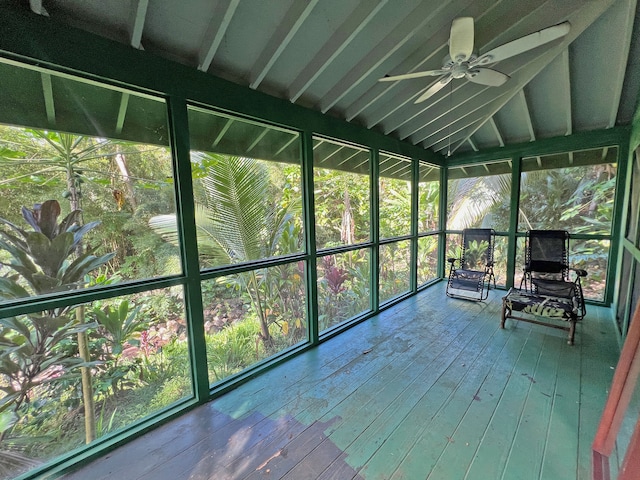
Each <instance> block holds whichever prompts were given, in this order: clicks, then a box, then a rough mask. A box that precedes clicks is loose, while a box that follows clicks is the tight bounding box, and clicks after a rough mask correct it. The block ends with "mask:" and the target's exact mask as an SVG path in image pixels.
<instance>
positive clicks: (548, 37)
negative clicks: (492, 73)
mask: <svg viewBox="0 0 640 480" xmlns="http://www.w3.org/2000/svg"><path fill="white" fill-rule="evenodd" d="M570 29H571V24H570V23H569V22H564V23H560V24H559V25H554V26H553V27H549V28H545V29H543V30H540V31H538V32H534V33H531V34H529V35H525V36H524V37H521V38H518V39H517V40H513V41H512V42H509V43H505V44H504V45H500V46H499V47H496V48H494V49H493V50H490V51H488V52H487V53H485V54H483V55H480V56H479V57H478V58H477V59H476V60H474V61H473V62H471V66H472V67H473V66H475V65H489V64H490V63H495V62H499V61H501V60H505V59H507V58H510V57H513V56H515V55H519V54H520V53H524V52H526V51H528V50H533V49H534V48H536V47H539V46H540V45H544V44H545V43H549V42H551V41H553V40H556V39H558V38H561V37H564V36H565V35H566V34H567V33H569V30H570Z"/></svg>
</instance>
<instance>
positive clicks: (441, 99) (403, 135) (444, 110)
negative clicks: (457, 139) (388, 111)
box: [383, 80, 489, 138]
mask: <svg viewBox="0 0 640 480" xmlns="http://www.w3.org/2000/svg"><path fill="white" fill-rule="evenodd" d="M438 81H439V80H435V81H434V82H432V83H430V84H429V87H427V88H430V87H431V85H433V84H434V83H436V82H438ZM468 83H469V82H467V81H466V80H465V81H462V82H458V83H457V85H453V82H451V83H450V84H449V85H451V87H450V88H449V89H448V92H447V94H446V95H444V94H442V95H440V96H435V97H431V98H432V99H433V101H431V102H429V103H427V104H425V105H424V107H422V108H420V109H419V110H418V111H417V112H416V113H414V114H413V115H405V117H404V118H401V119H399V122H397V123H396V125H395V126H392V127H388V128H385V129H384V130H383V132H386V133H385V135H388V134H389V133H391V132H395V131H398V137H399V138H408V137H410V136H411V135H413V134H414V133H415V132H417V131H419V130H421V129H423V128H424V127H426V126H427V125H430V124H432V123H433V122H435V121H437V120H439V119H441V118H443V117H444V116H445V115H447V114H448V113H449V112H451V109H449V108H447V107H446V106H445V104H444V103H442V104H441V105H440V106H441V107H443V108H442V112H441V113H436V114H433V112H429V109H432V108H433V107H434V106H436V105H438V104H439V103H440V102H445V101H447V100H448V98H449V96H451V95H454V94H455V93H456V92H457V91H458V90H462V89H463V88H464V87H465V86H466V85H467V84H468ZM487 88H489V87H487ZM443 90H444V89H443ZM484 91H486V89H483V90H478V91H477V92H476V93H475V94H473V95H468V96H465V99H464V100H463V101H462V102H460V103H458V104H456V108H458V107H461V106H463V105H464V104H465V103H467V102H469V101H471V100H472V99H473V98H475V97H477V96H478V95H480V94H481V93H482V92H484ZM422 93H423V90H421V91H420V92H418V93H416V94H415V95H414V96H415V97H416V98H417V97H418V96H420V95H421V94H422ZM425 113H427V114H429V115H428V118H429V121H428V122H427V124H426V125H425V124H420V126H419V127H417V128H415V130H413V131H408V130H407V131H405V132H402V133H400V131H399V129H400V128H401V127H403V126H404V125H406V124H408V123H409V122H411V121H412V120H414V119H417V118H418V117H420V116H423V115H424V114H425Z"/></svg>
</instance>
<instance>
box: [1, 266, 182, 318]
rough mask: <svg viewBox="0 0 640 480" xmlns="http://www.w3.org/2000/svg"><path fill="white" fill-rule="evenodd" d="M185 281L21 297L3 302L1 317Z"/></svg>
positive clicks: (174, 278)
mask: <svg viewBox="0 0 640 480" xmlns="http://www.w3.org/2000/svg"><path fill="white" fill-rule="evenodd" d="M183 283H184V279H183V278H182V277H177V276H172V277H166V278H159V279H150V280H143V281H138V282H130V283H124V284H122V285H110V286H108V287H96V288H87V289H83V290H74V291H66V292H59V293H56V294H53V295H44V296H39V297H32V298H21V299H19V300H14V301H12V302H7V303H3V304H2V306H0V318H4V317H11V316H15V315H24V314H27V313H36V312H41V311H42V310H46V309H49V308H60V307H66V306H73V305H80V304H82V303H91V302H93V301H95V300H104V299H106V298H115V297H121V296H125V295H133V294H135V293H140V292H146V291H149V290H157V289H161V288H167V287H174V286H176V285H182V284H183Z"/></svg>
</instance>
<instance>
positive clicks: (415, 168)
mask: <svg viewBox="0 0 640 480" xmlns="http://www.w3.org/2000/svg"><path fill="white" fill-rule="evenodd" d="M419 175H420V162H418V160H416V159H412V163H411V177H412V178H411V260H410V262H409V291H410V292H411V293H415V292H416V291H417V290H418V214H419V212H418V195H419V192H418V184H419V181H418V179H419Z"/></svg>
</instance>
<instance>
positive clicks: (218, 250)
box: [149, 154, 300, 348]
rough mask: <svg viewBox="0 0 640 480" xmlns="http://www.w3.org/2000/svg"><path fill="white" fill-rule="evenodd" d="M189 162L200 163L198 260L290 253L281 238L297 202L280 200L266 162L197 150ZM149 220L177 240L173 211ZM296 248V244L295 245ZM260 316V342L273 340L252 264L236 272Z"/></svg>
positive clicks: (209, 262) (234, 260)
mask: <svg viewBox="0 0 640 480" xmlns="http://www.w3.org/2000/svg"><path fill="white" fill-rule="evenodd" d="M193 160H194V162H197V163H198V164H200V165H204V166H205V168H204V176H203V177H202V183H201V186H202V189H203V196H204V198H203V201H202V203H196V205H195V217H196V229H197V239H198V252H199V255H200V264H201V266H202V267H203V268H206V267H215V266H221V265H230V264H238V263H244V262H248V261H252V260H259V259H263V258H269V257H273V256H275V255H278V254H287V253H291V252H290V251H287V250H286V249H284V250H283V247H282V245H281V242H280V240H281V239H282V236H283V231H284V230H285V229H286V228H288V227H289V226H290V225H291V223H292V222H293V221H294V219H295V218H296V217H297V216H298V215H296V213H298V212H299V211H300V204H299V202H293V203H289V204H286V205H284V206H283V205H280V203H279V202H278V201H277V194H276V192H275V191H274V188H273V186H272V184H271V181H270V176H269V171H268V168H267V167H266V166H265V165H264V164H263V163H261V162H259V161H258V160H255V159H250V158H245V157H237V156H228V155H219V154H198V155H197V156H195V157H194V159H193ZM149 225H150V226H151V228H152V229H154V230H155V231H156V232H157V233H159V234H161V235H162V236H163V238H165V239H166V240H168V241H170V242H172V243H177V242H178V235H177V228H176V218H175V215H158V216H155V217H152V218H151V219H150V220H149ZM294 248H295V247H294ZM238 279H239V280H238V282H239V283H240V287H241V288H243V289H244V290H245V291H246V292H247V293H248V294H249V297H250V299H251V303H252V306H253V307H254V309H255V311H256V313H257V315H258V319H259V322H260V331H261V337H262V341H263V342H264V345H265V346H266V347H267V348H269V347H271V346H273V339H272V337H271V335H270V333H269V322H268V318H267V314H266V313H265V307H266V306H268V304H269V300H268V299H264V298H262V291H263V289H262V288H261V283H262V282H263V281H264V277H262V276H261V275H259V272H258V271H255V270H252V271H250V272H247V273H243V274H240V275H238Z"/></svg>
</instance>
